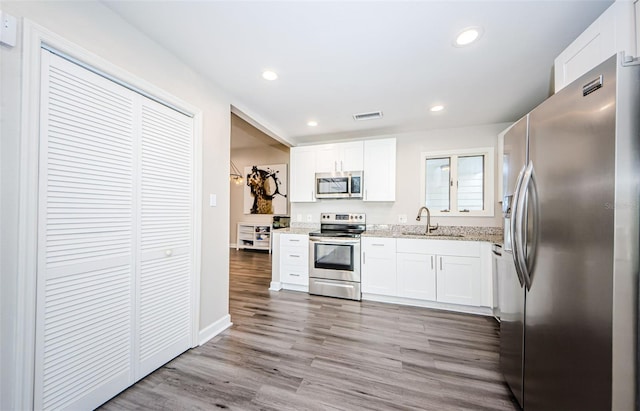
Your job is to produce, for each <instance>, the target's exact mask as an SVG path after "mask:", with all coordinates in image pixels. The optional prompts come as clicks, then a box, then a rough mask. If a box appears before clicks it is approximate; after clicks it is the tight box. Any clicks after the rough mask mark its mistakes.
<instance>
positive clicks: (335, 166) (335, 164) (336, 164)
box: [333, 160, 338, 171]
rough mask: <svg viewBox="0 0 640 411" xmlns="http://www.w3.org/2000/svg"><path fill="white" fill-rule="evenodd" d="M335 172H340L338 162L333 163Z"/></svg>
mask: <svg viewBox="0 0 640 411" xmlns="http://www.w3.org/2000/svg"><path fill="white" fill-rule="evenodd" d="M333 171H338V161H337V160H336V161H334V162H333Z"/></svg>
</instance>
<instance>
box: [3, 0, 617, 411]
mask: <svg viewBox="0 0 640 411" xmlns="http://www.w3.org/2000/svg"><path fill="white" fill-rule="evenodd" d="M3 9H4V10H3V11H6V12H8V13H10V14H13V15H17V16H18V17H26V18H30V19H32V20H34V21H36V22H37V23H38V22H39V23H40V24H41V25H44V26H46V27H47V28H48V29H49V30H52V31H53V32H54V33H55V34H57V35H60V36H62V37H65V38H67V39H70V40H71V41H74V42H75V43H77V44H79V45H80V46H82V47H84V48H85V49H87V50H91V51H92V52H93V53H96V54H98V55H101V56H103V57H104V58H107V59H108V60H110V61H112V62H114V63H115V64H117V65H120V66H124V67H125V68H126V69H127V70H128V71H129V72H130V73H133V74H134V75H137V76H138V77H141V78H144V79H145V80H146V81H148V82H150V83H154V84H158V85H160V86H161V87H162V88H164V89H166V90H167V91H168V92H169V93H172V94H174V95H177V96H179V97H181V99H183V100H186V101H189V102H190V103H192V104H195V105H196V106H200V107H202V108H205V117H204V122H203V124H204V129H205V131H206V133H205V134H206V135H207V138H205V139H204V141H203V148H204V152H207V153H221V152H223V153H224V154H207V156H206V157H205V159H204V161H203V164H202V168H203V175H204V176H207V177H206V178H203V180H202V187H201V189H202V194H203V195H202V197H203V204H202V206H203V209H202V227H209V228H211V227H216V229H215V233H213V232H212V230H211V229H204V230H203V232H202V249H203V250H207V252H202V258H201V278H200V290H201V291H200V295H202V296H203V298H201V300H200V305H201V308H200V310H199V313H200V317H199V321H198V327H197V328H199V331H200V333H199V334H200V335H199V336H198V338H197V339H198V340H199V341H202V340H205V339H206V337H207V336H211V335H216V334H217V333H219V332H221V331H222V330H223V329H224V328H225V326H226V325H227V324H229V322H230V319H228V318H227V319H226V323H225V316H226V315H227V313H228V310H227V299H228V297H227V296H226V291H220V290H226V289H228V279H227V278H226V277H227V276H225V273H227V272H228V271H227V270H228V268H227V267H225V263H226V258H225V255H226V254H227V253H228V251H223V250H228V246H229V244H228V236H227V235H226V234H227V233H228V232H227V229H226V228H224V227H225V226H226V225H227V222H228V217H229V208H228V205H227V204H225V203H226V200H227V198H228V195H227V194H224V193H228V190H229V188H227V187H228V173H229V170H228V161H223V160H222V159H224V158H225V157H226V156H227V155H228V148H229V142H228V130H229V123H230V120H229V116H230V114H229V112H228V111H229V101H230V100H231V101H233V100H232V99H231V98H227V97H226V96H227V92H226V91H223V90H222V89H221V88H219V87H217V86H215V85H212V84H210V83H208V82H207V81H205V80H203V78H202V77H201V76H200V75H199V74H197V73H196V72H195V71H193V70H191V69H189V68H187V67H186V65H185V64H183V63H182V62H180V61H179V60H177V59H175V58H172V57H170V56H168V55H169V54H170V53H168V52H167V51H166V50H164V49H163V48H162V47H159V46H158V45H157V44H155V43H154V42H153V41H150V40H148V38H146V37H144V36H142V35H140V33H139V32H138V31H137V29H135V28H133V27H132V26H131V25H129V24H128V23H127V22H125V21H124V20H122V19H121V17H120V16H118V15H117V14H116V13H114V12H113V11H111V10H110V9H108V8H107V7H105V6H103V5H102V4H94V3H87V4H79V5H74V10H73V12H70V10H69V9H70V8H66V7H65V6H64V4H55V3H54V4H49V5H38V6H29V5H18V4H12V3H7V5H6V6H5V4H3ZM602 10H604V8H601V9H600V10H599V11H602ZM598 14H599V13H595V12H594V14H593V15H592V16H591V18H590V20H589V21H592V20H593V19H594V18H595V17H596V16H597V15H598ZM77 16H81V18H82V19H83V20H84V21H90V22H92V23H93V26H92V27H89V25H87V26H81V27H78V25H77V21H76V20H74V19H75V18H77ZM589 21H586V22H584V26H583V27H582V29H584V28H585V27H586V26H587V25H588V23H589ZM580 31H581V30H578V31H576V32H575V33H574V35H573V36H572V37H571V38H566V42H565V43H564V44H562V45H560V46H559V47H558V48H557V51H558V52H560V51H561V50H562V48H563V47H565V46H566V45H567V44H569V43H570V41H571V39H572V38H573V37H575V36H576V35H578V34H579V33H580ZM101 32H102V33H109V35H110V37H108V38H101V36H100V35H97V33H101ZM41 33H44V34H41V36H42V37H41V38H45V39H48V40H49V41H51V42H54V43H55V41H56V40H58V38H57V37H55V36H54V35H53V34H52V33H48V32H47V31H46V30H42V31H41ZM485 35H486V36H488V35H489V34H488V33H485ZM52 38H53V40H52ZM488 38H489V37H485V39H488ZM132 39H133V40H132ZM116 43H118V44H120V45H119V46H118V47H114V44H116ZM17 47H18V48H16V49H10V48H7V47H5V46H3V49H2V53H3V55H2V57H3V59H2V60H3V83H2V84H3V120H4V118H5V117H4V115H5V113H6V114H7V115H13V116H14V119H16V120H15V121H13V122H7V123H5V122H4V121H3V127H6V128H3V135H4V133H5V132H8V133H10V134H9V135H15V133H16V132H17V131H19V130H20V129H21V128H22V129H23V130H22V132H27V131H29V122H24V121H23V123H22V124H23V125H22V126H20V124H19V123H20V122H19V121H17V119H19V118H20V113H21V110H28V109H29V107H23V108H22V109H21V108H20V107H16V105H15V104H9V102H12V101H21V100H23V102H25V104H26V101H27V98H26V97H25V98H24V99H21V98H20V96H22V92H21V87H22V86H21V81H20V78H21V76H20V67H21V64H22V63H21V57H20V51H21V50H22V49H21V47H22V46H21V44H20V42H18V46H17ZM24 47H27V46H26V45H25V46H24ZM141 55H143V56H145V59H135V57H134V56H141ZM147 56H148V58H146V57H147ZM550 66H551V62H550V61H549V62H548V63H547V67H550ZM158 67H164V69H163V70H158V69H157V68H158ZM27 68H28V67H27ZM130 73H128V74H130ZM168 73H175V74H176V75H173V74H168ZM177 73H181V74H182V75H177ZM169 77H170V79H169ZM16 78H17V79H18V81H15V79H16ZM285 78H286V76H284V75H283V80H284V79H285ZM5 85H6V87H5ZM265 87H271V86H259V87H258V89H264V88H265ZM203 90H206V91H203ZM543 94H544V93H543ZM211 95H214V96H224V97H220V98H212V97H211ZM16 97H17V98H16ZM540 101H541V100H540ZM5 104H6V107H7V110H8V111H5V108H4V107H5ZM524 105H526V104H524ZM534 105H535V104H530V105H529V106H528V107H520V108H519V110H520V114H525V113H526V112H527V111H528V110H530V109H531V108H532V107H533V106H534ZM236 109H238V108H237V107H236ZM242 109H244V110H247V109H246V104H245V106H244V107H240V108H239V110H240V111H242ZM372 109H373V110H375V109H376V108H372ZM467 112H468V114H469V117H472V114H473V112H474V109H473V106H472V107H471V108H468V110H467ZM251 114H253V115H251V116H249V117H252V118H254V119H255V120H256V122H257V123H258V124H262V125H267V128H269V127H268V125H269V121H266V120H265V119H264V118H260V116H258V115H256V114H255V113H251ZM349 114H351V113H349ZM385 114H386V115H387V116H389V115H390V114H389V113H388V112H387V113H385ZM427 114H428V113H427ZM443 118H445V116H441V117H440V120H437V121H444V120H442V119H443ZM516 119H517V118H509V119H504V122H511V121H514V120H516ZM469 121H473V122H472V123H468V124H462V123H461V125H462V126H461V127H457V128H456V127H455V125H446V126H445V125H440V126H439V127H436V128H434V129H432V130H431V131H426V132H424V133H422V136H423V138H424V136H425V134H426V135H429V134H431V135H440V136H438V137H437V139H438V140H439V141H435V140H436V139H434V141H430V142H429V144H430V145H432V147H428V148H426V149H420V150H419V151H442V150H447V149H452V148H460V149H463V148H475V147H487V146H493V147H496V146H497V144H496V143H495V141H496V140H497V134H498V133H500V132H501V131H502V130H504V128H506V127H498V126H495V127H494V129H493V130H490V127H488V126H487V130H485V132H484V133H482V134H483V135H484V136H486V138H487V139H491V143H488V144H484V143H483V144H481V145H480V144H473V145H467V146H463V144H462V143H460V145H459V146H458V147H453V144H447V141H446V140H445V139H444V138H442V137H441V136H442V135H447V134H450V135H455V134H458V135H460V134H469V136H468V137H464V136H463V137H459V139H460V140H464V138H469V139H473V138H474V137H475V134H476V133H474V135H470V134H471V133H467V132H465V131H464V128H465V127H471V128H473V127H476V126H474V124H486V123H491V122H492V121H496V120H493V119H489V118H486V119H484V120H478V119H473V118H470V120H469ZM319 123H320V124H322V121H321V120H320V121H319ZM437 124H444V123H437ZM507 125H508V124H507ZM483 127H484V126H483ZM433 130H439V131H433ZM467 131H468V130H467ZM29 132H31V133H32V132H33V130H31V131H29ZM225 132H226V136H225ZM336 132H337V131H336ZM405 132H408V133H411V132H412V131H407V130H405ZM305 133H306V132H305V131H298V132H294V135H301V136H303V135H304V134H305ZM365 133H366V129H365V131H360V135H357V134H358V133H352V134H351V136H350V137H351V139H364V138H365V137H367V136H366V135H365ZM413 133H414V135H415V139H416V140H419V139H420V133H419V132H418V131H413ZM276 134H278V133H276ZM283 134H285V133H283ZM400 134H401V133H400V132H399V131H398V132H395V131H392V132H390V133H387V135H388V136H389V137H395V138H398V140H400V137H401V136H400ZM384 135H385V133H382V132H378V133H376V134H373V135H371V136H370V137H375V136H380V137H382V136H384ZM490 135H491V137H490ZM329 137H331V136H329ZM336 137H337V136H335V134H334V137H333V138H336ZM494 139H496V140H494ZM3 140H4V139H3ZM300 142H301V143H303V145H304V144H311V143H313V141H312V137H309V136H307V137H305V138H302V139H300ZM9 143H10V144H9ZM9 143H7V142H4V141H3V147H2V148H3V150H2V155H3V167H4V166H7V167H9V166H11V165H13V166H15V168H21V169H22V168H25V167H26V165H25V162H27V160H28V159H23V160H21V161H18V159H19V158H20V156H19V155H17V153H18V149H17V148H18V146H20V144H23V145H22V148H21V151H20V152H22V153H23V155H25V156H26V155H27V153H32V152H33V150H34V147H33V145H29V144H32V143H28V142H27V143H24V142H23V143H19V140H18V139H13V140H10V142H9ZM303 145H301V147H302V146H303ZM438 145H439V146H440V147H436V146H438ZM397 150H398V158H399V159H401V158H402V159H403V157H400V154H401V153H403V152H404V153H409V154H415V151H414V150H415V149H411V148H410V147H406V148H403V145H402V143H400V142H399V143H398V145H397ZM403 150H406V151H403ZM36 151H37V148H36ZM5 160H6V161H5ZM31 161H32V160H31ZM36 164H37V163H36ZM418 164H419V162H418V161H416V162H412V161H405V160H404V159H403V160H402V161H398V169H401V168H402V167H405V166H406V167H407V168H408V170H409V172H408V173H402V174H401V172H400V171H398V175H397V178H399V179H402V180H401V181H406V179H407V178H411V177H410V176H411V175H413V176H414V177H413V178H415V175H416V173H415V172H412V171H411V168H418V167H419V165H418ZM26 170H27V171H28V170H33V168H31V167H27V168H26ZM23 171H24V170H23ZM21 175H22V177H21V178H23V180H22V181H23V183H22V187H23V190H22V191H20V190H18V188H19V187H20V186H21V185H20V184H17V183H16V182H15V181H14V180H12V178H14V177H12V176H11V174H7V173H6V172H4V169H3V201H8V200H6V199H7V198H12V199H15V200H12V201H10V202H8V203H7V204H8V206H7V207H5V206H4V204H5V203H3V257H4V256H5V254H4V253H7V254H6V255H8V256H9V258H7V259H5V258H3V264H8V270H9V272H21V273H24V272H27V273H31V272H33V270H34V269H35V267H34V264H33V263H32V262H31V261H35V259H31V258H28V256H29V255H32V254H30V252H29V250H33V247H34V245H33V241H32V240H31V239H30V237H29V236H28V235H30V234H29V233H33V230H34V229H35V225H34V220H33V219H31V217H29V216H31V215H33V209H28V210H31V211H30V212H28V213H27V214H26V217H25V216H24V215H23V214H21V213H18V209H19V208H18V207H17V206H16V204H17V199H21V200H20V204H26V205H28V204H30V203H29V198H30V195H29V194H28V190H26V187H27V186H26V185H25V184H26V182H33V181H34V180H33V178H34V176H33V175H31V174H29V173H28V172H27V173H26V174H24V173H21ZM210 176H216V177H210ZM15 178H17V177H15ZM5 179H7V180H5ZM5 181H8V182H9V183H12V182H13V183H12V184H8V185H7V184H4V182H5ZM496 181H497V176H496ZM14 183H15V184H14ZM418 184H419V183H417V182H416V183H414V187H417V186H418ZM31 186H32V187H33V186H37V181H36V183H35V185H33V184H32V185H31ZM5 190H6V191H5ZM413 190H414V191H418V189H417V188H415V189H413ZM205 193H206V194H205ZM210 193H214V194H217V196H218V197H217V205H216V198H215V196H214V197H210V196H209V194H210ZM4 194H10V195H9V196H8V197H7V196H5V195H4ZM404 195H405V194H402V193H400V192H398V193H397V196H398V200H397V201H396V204H395V205H392V206H389V205H377V204H376V205H370V206H369V205H367V206H366V209H362V210H360V209H354V210H351V209H349V210H345V209H344V208H343V207H341V205H342V204H340V203H344V202H346V201H347V200H344V201H343V200H337V201H339V202H336V203H333V204H334V205H332V207H334V206H335V207H336V208H335V209H333V210H327V209H323V208H322V206H323V205H324V204H325V202H324V201H323V202H322V203H316V204H309V205H300V206H298V205H292V208H291V215H292V216H293V217H294V218H295V217H297V214H302V216H303V220H306V218H307V215H311V219H312V223H316V224H319V222H320V221H319V219H320V213H322V212H332V211H333V212H338V213H340V212H344V211H348V212H365V213H367V221H368V222H370V223H372V224H396V223H397V222H398V221H399V220H400V216H402V215H404V216H406V217H407V220H410V219H413V218H415V217H414V216H415V214H416V212H417V211H418V207H416V205H419V197H418V195H416V193H411V192H410V191H409V192H408V194H407V197H408V196H415V198H416V199H418V200H415V201H414V200H408V201H407V202H406V204H404V205H403V204H402V203H401V202H400V201H401V200H400V199H401V198H403V196H404ZM14 201H15V202H14ZM409 203H411V204H409ZM346 204H349V205H350V206H351V205H352V204H353V203H346ZM361 204H365V203H364V202H362V203H361ZM396 206H397V207H398V208H394V207H396ZM363 207H364V206H363ZM22 210H24V208H23V209H22ZM21 212H22V211H21ZM19 215H20V216H22V217H20V218H18V216H19ZM450 218H451V220H449V219H447V218H444V217H438V218H434V224H435V223H438V224H440V225H441V226H446V225H449V224H450V225H457V224H460V225H470V226H476V225H477V226H479V225H484V226H486V227H499V226H500V225H501V212H500V208H499V206H498V204H494V216H493V217H488V218H482V219H481V218H480V217H478V219H480V220H466V219H465V220H463V221H464V223H461V220H460V219H459V218H457V217H450ZM314 219H315V221H313V220H314ZM491 219H493V221H492V222H489V221H487V220H491ZM443 220H445V221H443ZM447 221H451V223H446V224H445V222H447ZM304 222H306V221H304ZM18 224H20V226H19V227H20V229H19V228H18ZM5 227H8V229H7V230H5ZM19 233H23V234H19ZM24 233H26V234H24ZM221 234H222V235H221ZM11 239H14V241H10V240H11ZM15 239H18V241H15ZM5 245H6V247H7V248H5ZM18 251H19V253H18ZM13 253H15V254H16V255H18V254H20V255H22V256H23V258H22V260H20V262H18V259H17V258H16V257H12V255H13ZM25 253H26V254H25ZM31 253H33V251H31ZM5 272H6V271H5V270H4V269H3V306H4V302H7V306H8V307H10V311H9V312H10V313H11V307H19V306H20V307H22V306H23V305H24V308H25V309H24V310H22V309H21V310H20V311H21V312H22V314H21V315H20V317H27V319H28V317H30V314H29V313H30V312H32V311H33V308H32V304H30V303H29V301H33V298H34V297H29V295H30V294H29V292H26V294H25V295H26V297H24V299H22V298H23V294H20V295H21V297H20V299H21V301H20V302H18V301H14V300H15V299H16V293H14V292H12V291H11V290H28V289H30V288H29V287H28V285H29V284H30V283H29V281H31V280H29V278H31V276H26V278H23V277H18V276H15V277H14V276H10V275H9V274H7V277H5V274H4V273H5ZM5 279H6V280H7V281H5ZM25 282H26V283H25ZM5 285H6V288H5ZM30 298H31V300H30ZM15 310H17V308H15ZM9 318H13V316H11V315H9ZM17 318H19V317H17ZM27 323H28V322H27ZM20 324H22V322H20V321H15V322H13V321H8V322H3V335H5V334H4V332H5V331H6V332H8V335H17V336H19V337H16V339H15V340H13V339H12V341H20V342H26V344H27V346H28V345H29V341H31V340H32V339H33V336H32V331H30V330H29V327H24V326H22V325H20ZM3 342H4V341H3ZM196 345H197V344H196ZM7 347H8V348H7ZM17 347H18V345H17V344H15V343H14V344H9V345H7V346H4V345H3V364H4V361H7V362H8V363H10V364H14V367H13V368H10V370H13V369H16V370H20V367H18V365H17V364H23V365H24V364H26V365H27V366H26V367H25V368H23V369H22V370H21V371H18V375H21V376H23V377H26V378H24V380H25V381H29V380H30V378H29V377H28V375H29V373H30V371H29V370H30V369H32V367H30V366H29V365H28V364H30V361H33V359H31V360H30V359H29V355H28V352H22V351H21V350H18V349H17ZM14 354H15V355H14ZM8 359H11V360H8ZM3 369H4V367H3ZM4 372H9V373H11V371H4ZM25 374H26V375H25ZM5 375H6V374H3V393H2V394H3V395H2V400H3V401H5V399H8V400H7V401H11V402H10V403H11V404H16V403H18V404H29V402H28V397H29V396H28V394H27V393H28V392H29V383H24V382H20V381H21V380H20V379H19V378H18V379H17V380H19V381H17V382H12V383H11V385H10V386H7V385H5V383H4V382H5V381H9V379H5V378H4V377H5ZM14 385H15V387H14ZM9 387H11V388H9ZM5 390H6V391H5ZM18 393H19V394H18ZM16 397H19V398H21V400H20V401H25V402H15V401H17V400H15V398H16ZM25 398H27V399H25ZM20 408H30V407H28V406H25V407H20Z"/></svg>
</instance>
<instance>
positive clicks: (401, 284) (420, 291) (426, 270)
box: [396, 240, 436, 301]
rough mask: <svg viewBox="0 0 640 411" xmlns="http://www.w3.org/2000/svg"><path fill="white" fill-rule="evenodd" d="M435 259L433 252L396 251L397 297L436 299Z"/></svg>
mask: <svg viewBox="0 0 640 411" xmlns="http://www.w3.org/2000/svg"><path fill="white" fill-rule="evenodd" d="M418 241H420V240H418ZM435 259H436V256H435V255H433V254H416V253H398V255H397V270H396V272H397V277H398V278H397V283H398V297H405V298H415V299H419V300H430V301H435V300H436V269H435Z"/></svg>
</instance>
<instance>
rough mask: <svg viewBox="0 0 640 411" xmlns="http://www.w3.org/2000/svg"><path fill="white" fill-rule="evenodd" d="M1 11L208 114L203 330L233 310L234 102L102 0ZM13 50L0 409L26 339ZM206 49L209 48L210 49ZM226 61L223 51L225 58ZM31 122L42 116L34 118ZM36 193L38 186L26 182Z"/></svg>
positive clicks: (3, 91)
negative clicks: (20, 331)
mask: <svg viewBox="0 0 640 411" xmlns="http://www.w3.org/2000/svg"><path fill="white" fill-rule="evenodd" d="M1 7H2V10H3V11H4V12H7V13H9V14H11V15H13V16H15V17H17V18H18V21H19V31H20V32H21V31H22V26H23V25H22V18H26V19H29V20H31V21H33V22H35V23H36V24H38V25H40V26H43V27H45V28H46V29H49V30H51V31H53V32H54V33H56V34H58V35H60V36H62V37H64V38H65V39H67V40H69V41H71V42H73V43H75V44H77V45H78V46H80V47H82V48H84V49H86V50H88V51H90V52H91V53H93V54H96V55H98V56H99V57H101V58H103V59H105V60H107V61H109V62H111V63H113V64H115V65H117V66H119V67H120V68H122V69H124V70H126V71H128V72H130V73H132V74H133V75H135V76H137V77H139V78H142V79H144V80H146V81H147V82H149V83H151V84H153V85H155V86H157V87H159V88H160V89H163V90H165V91H167V92H169V93H171V94H173V95H174V96H176V97H178V98H179V99H181V100H183V101H185V102H187V103H189V104H191V105H193V106H195V107H198V108H199V109H201V110H202V112H203V155H202V164H203V181H202V193H203V204H202V271H201V306H200V329H201V330H202V329H205V328H206V327H207V326H209V325H211V324H213V323H215V322H216V321H218V320H221V319H223V318H224V317H225V316H227V315H228V311H229V310H228V308H229V305H228V300H229V297H228V289H229V286H228V279H229V271H228V255H229V244H228V241H229V233H228V226H229V224H228V222H229V178H228V176H229V168H228V165H229V133H230V119H229V118H230V100H229V98H228V97H227V96H226V95H225V94H224V93H223V92H222V91H221V90H220V89H219V88H218V87H217V86H215V85H213V84H211V83H210V82H209V81H207V80H206V79H204V78H203V77H202V76H200V75H198V74H197V73H195V72H194V71H193V70H191V69H190V68H189V67H187V66H185V65H184V64H183V63H182V62H181V61H180V60H179V59H177V58H175V57H174V56H173V55H171V54H170V53H168V52H167V51H166V50H164V49H163V48H161V47H160V46H158V45H157V44H156V43H154V42H153V41H151V40H150V39H149V38H147V37H146V36H145V35H143V34H142V33H140V32H139V31H137V30H136V29H135V28H134V27H132V26H130V25H129V24H128V23H127V22H125V21H124V20H123V19H121V18H120V17H119V16H118V15H116V14H115V13H113V12H112V11H111V10H110V9H108V8H106V7H105V6H103V5H102V4H101V3H99V2H95V1H83V2H63V1H59V2H58V1H55V2H51V1H49V2H11V1H3V2H2V5H1ZM20 32H19V40H18V44H17V45H16V47H14V48H10V47H7V46H4V45H3V46H0V62H1V69H2V70H1V73H0V102H1V104H2V107H1V110H0V113H1V114H0V115H1V116H2V117H1V120H2V124H1V129H0V131H1V133H2V138H1V140H0V144H1V146H0V155H1V156H2V157H1V160H2V164H1V174H0V176H1V178H2V180H1V182H2V185H1V187H0V189H1V192H0V194H1V196H0V198H1V199H2V200H1V201H2V202H1V203H0V205H1V207H2V214H1V219H0V223H1V227H2V230H0V240H1V246H2V247H1V258H0V261H1V269H2V271H1V273H0V275H1V277H0V283H1V284H2V286H1V287H0V296H1V298H2V316H1V321H2V323H1V327H0V330H1V341H2V348H1V350H0V360H1V361H2V363H1V366H0V373H1V374H0V376H1V377H2V378H1V381H0V386H1V401H2V402H1V403H0V409H3V410H5V409H6V410H9V409H13V408H15V407H14V404H15V403H14V402H13V400H14V398H13V397H14V394H15V392H14V390H13V383H14V375H13V371H14V370H13V369H12V368H11V367H10V366H7V365H10V363H11V362H12V359H13V358H14V357H15V355H16V353H17V352H18V350H22V349H24V346H23V342H22V341H18V340H16V327H17V325H16V323H15V321H14V319H15V315H16V307H17V298H19V296H18V294H17V291H18V290H16V287H17V284H18V278H19V276H20V275H21V273H19V272H17V267H18V265H17V261H18V249H17V245H16V244H17V239H18V233H19V232H20V230H22V229H24V227H20V226H19V224H18V221H20V209H21V207H20V204H19V201H18V197H19V192H20V187H19V179H18V171H19V168H20V164H21V163H20V154H21V153H20V146H19V145H20V113H21V108H20V105H21V100H22V95H21V81H22V75H21V74H22V73H21V69H22V68H21V54H22V52H23V44H22V39H21V37H20ZM207 52H209V51H207ZM220 58H225V56H220ZM32 121H37V119H33V120H32ZM23 189H25V190H36V187H23ZM209 193H215V194H217V195H218V206H217V207H209V206H208V199H209V195H208V194H209Z"/></svg>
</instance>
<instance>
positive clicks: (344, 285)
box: [315, 280, 354, 288]
mask: <svg viewBox="0 0 640 411" xmlns="http://www.w3.org/2000/svg"><path fill="white" fill-rule="evenodd" d="M315 283H316V284H320V285H330V286H333V287H342V288H354V286H353V285H352V284H341V283H333V282H331V283H330V282H328V281H322V280H315Z"/></svg>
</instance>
